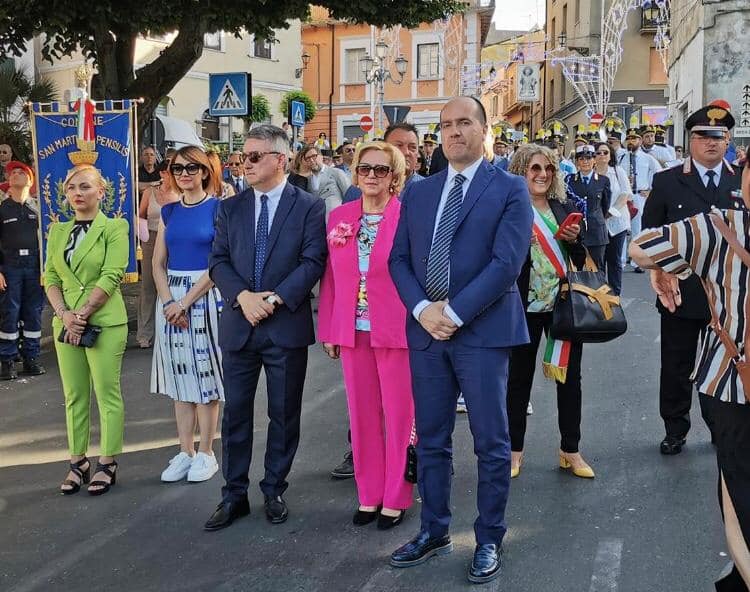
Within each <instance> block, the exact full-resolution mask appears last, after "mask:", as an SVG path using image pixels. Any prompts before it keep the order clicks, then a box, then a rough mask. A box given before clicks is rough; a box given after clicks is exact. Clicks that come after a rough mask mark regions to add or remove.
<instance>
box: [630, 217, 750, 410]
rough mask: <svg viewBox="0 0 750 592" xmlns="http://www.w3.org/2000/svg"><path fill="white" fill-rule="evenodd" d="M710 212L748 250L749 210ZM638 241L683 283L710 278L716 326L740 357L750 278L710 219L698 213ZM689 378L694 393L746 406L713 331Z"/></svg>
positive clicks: (653, 230) (649, 232)
mask: <svg viewBox="0 0 750 592" xmlns="http://www.w3.org/2000/svg"><path fill="white" fill-rule="evenodd" d="M713 212H714V213H718V214H721V215H722V216H723V218H724V221H725V222H726V223H727V225H728V226H729V228H730V230H731V231H732V232H734V233H735V234H737V238H738V239H739V241H740V244H741V245H743V246H744V247H745V249H749V250H750V212H744V211H739V210H725V211H722V210H717V209H714V210H713ZM737 229H740V230H739V232H737ZM636 243H637V244H638V245H639V246H640V247H641V248H642V249H643V250H644V251H645V252H646V254H647V255H648V256H649V257H651V259H653V260H654V262H655V263H656V264H657V265H659V267H661V268H662V269H663V270H664V271H667V272H669V273H674V274H677V275H678V276H680V277H681V278H682V279H684V278H685V277H687V276H688V275H690V273H697V274H698V275H699V276H700V277H701V278H703V279H705V280H708V284H709V285H710V287H711V289H712V290H713V299H712V300H713V307H714V310H715V311H716V313H717V315H718V318H719V322H720V323H721V324H722V326H723V327H724V328H725V329H726V330H727V332H728V333H729V335H730V336H731V337H732V338H733V339H734V341H735V343H736V344H737V349H738V350H739V352H740V354H744V347H743V343H742V340H743V339H744V335H745V322H746V319H748V318H749V317H750V315H748V314H747V312H748V310H747V307H748V306H750V299H748V283H749V281H750V275H749V274H748V268H747V267H745V266H744V265H743V264H742V262H741V260H740V258H739V257H738V256H737V255H735V254H734V252H733V251H732V250H731V249H730V248H729V244H728V243H727V242H726V241H725V240H724V238H723V237H722V236H721V234H720V233H719V231H718V230H717V229H716V227H715V226H714V224H713V222H712V221H711V217H710V216H709V215H708V214H706V213H702V214H697V215H695V216H693V217H691V218H686V219H685V220H681V221H679V222H675V223H674V224H667V225H666V226H662V227H661V228H650V229H646V230H644V231H643V232H642V233H641V234H640V235H639V236H638V237H637V238H636ZM691 379H692V380H693V381H695V384H696V386H697V388H698V392H701V393H704V394H706V395H710V396H715V397H718V398H719V399H720V400H722V401H725V402H730V403H739V404H744V403H745V396H744V391H743V388H742V381H741V380H740V378H739V376H738V374H737V371H736V370H735V367H734V364H733V363H732V360H731V356H730V355H729V354H728V353H727V351H726V349H725V347H724V345H723V344H722V343H721V340H720V339H719V337H718V336H717V335H716V333H715V332H714V331H711V330H708V331H707V332H706V336H705V338H704V339H703V344H702V345H701V352H700V356H699V357H698V360H697V362H696V365H695V369H694V370H693V374H692V376H691Z"/></svg>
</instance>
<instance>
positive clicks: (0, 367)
mask: <svg viewBox="0 0 750 592" xmlns="http://www.w3.org/2000/svg"><path fill="white" fill-rule="evenodd" d="M16 378H18V373H17V372H16V363H15V362H14V361H13V360H8V361H4V362H0V380H15V379H16Z"/></svg>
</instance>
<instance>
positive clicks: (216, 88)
mask: <svg viewBox="0 0 750 592" xmlns="http://www.w3.org/2000/svg"><path fill="white" fill-rule="evenodd" d="M208 89H209V93H208V113H209V114H210V115H211V116H213V117H230V116H237V115H247V114H248V113H249V112H250V110H251V105H250V101H251V98H250V77H249V75H248V74H247V73H246V72H224V73H221V74H209V75H208Z"/></svg>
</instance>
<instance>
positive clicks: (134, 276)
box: [122, 271, 138, 284]
mask: <svg viewBox="0 0 750 592" xmlns="http://www.w3.org/2000/svg"><path fill="white" fill-rule="evenodd" d="M137 282H138V272H137V271H131V272H129V273H126V274H125V275H124V276H123V277H122V283H123V284H135V283H137Z"/></svg>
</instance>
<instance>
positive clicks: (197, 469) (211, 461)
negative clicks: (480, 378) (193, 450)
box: [187, 452, 219, 483]
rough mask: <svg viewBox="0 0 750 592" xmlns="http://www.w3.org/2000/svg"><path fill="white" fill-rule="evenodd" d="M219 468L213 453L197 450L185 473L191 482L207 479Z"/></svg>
mask: <svg viewBox="0 0 750 592" xmlns="http://www.w3.org/2000/svg"><path fill="white" fill-rule="evenodd" d="M218 470H219V463H217V462H216V457H215V456H214V455H213V454H206V453H205V452H199V453H198V454H196V455H195V458H194V459H193V464H192V465H191V466H190V470H189V471H188V474H187V480H188V481H190V482H191V483H197V482H199V481H208V480H209V479H210V478H211V477H213V476H214V475H215V474H216V471H218Z"/></svg>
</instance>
